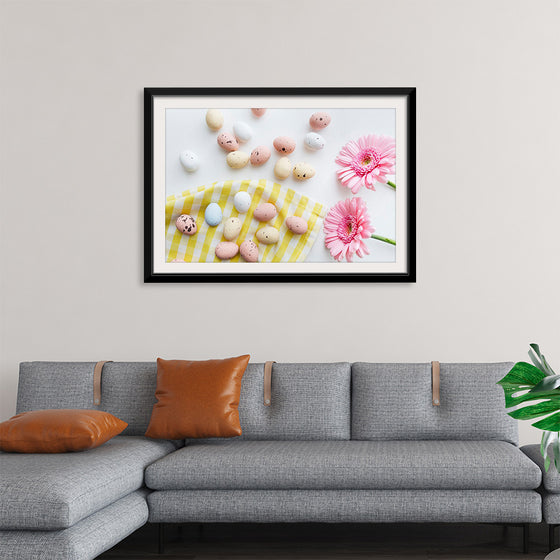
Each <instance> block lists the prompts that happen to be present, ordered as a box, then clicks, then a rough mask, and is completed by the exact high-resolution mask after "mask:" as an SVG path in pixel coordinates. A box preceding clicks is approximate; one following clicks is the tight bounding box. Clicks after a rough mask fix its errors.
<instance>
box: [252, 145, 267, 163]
mask: <svg viewBox="0 0 560 560" xmlns="http://www.w3.org/2000/svg"><path fill="white" fill-rule="evenodd" d="M269 159H270V150H269V149H268V148H267V147H266V146H257V147H256V148H255V149H254V150H253V151H252V152H251V165H254V166H255V167H258V166H259V165H263V164H264V163H266V162H267V161H268V160H269Z"/></svg>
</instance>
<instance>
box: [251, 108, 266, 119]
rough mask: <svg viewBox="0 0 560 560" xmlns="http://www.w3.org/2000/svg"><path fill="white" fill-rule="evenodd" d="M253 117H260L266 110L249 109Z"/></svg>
mask: <svg viewBox="0 0 560 560" xmlns="http://www.w3.org/2000/svg"><path fill="white" fill-rule="evenodd" d="M251 111H252V112H253V115H255V117H262V116H263V115H264V114H265V113H266V109H251Z"/></svg>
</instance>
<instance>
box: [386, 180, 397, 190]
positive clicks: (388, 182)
mask: <svg viewBox="0 0 560 560" xmlns="http://www.w3.org/2000/svg"><path fill="white" fill-rule="evenodd" d="M387 184H388V185H389V186H390V187H393V188H394V189H396V188H397V185H395V183H393V181H387Z"/></svg>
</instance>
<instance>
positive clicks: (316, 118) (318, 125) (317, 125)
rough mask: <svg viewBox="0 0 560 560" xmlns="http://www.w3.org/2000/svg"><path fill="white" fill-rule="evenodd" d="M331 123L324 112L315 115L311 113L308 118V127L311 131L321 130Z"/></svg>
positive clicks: (329, 117) (328, 116)
mask: <svg viewBox="0 0 560 560" xmlns="http://www.w3.org/2000/svg"><path fill="white" fill-rule="evenodd" d="M330 123H331V116H330V115H329V114H328V113H325V112H324V111H318V112H317V113H313V114H312V115H311V116H310V117H309V126H310V127H311V128H312V129H313V130H321V129H322V128H326V127H327V126H329V124H330Z"/></svg>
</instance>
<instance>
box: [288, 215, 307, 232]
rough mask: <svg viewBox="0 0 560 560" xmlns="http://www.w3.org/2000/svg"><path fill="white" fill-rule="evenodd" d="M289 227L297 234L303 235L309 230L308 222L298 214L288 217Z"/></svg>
mask: <svg viewBox="0 0 560 560" xmlns="http://www.w3.org/2000/svg"><path fill="white" fill-rule="evenodd" d="M286 226H287V228H288V229H289V230H290V231H291V232H293V233H296V234H297V235H302V234H304V233H306V232H307V222H306V221H305V220H304V219H303V218H300V217H298V216H290V217H289V218H286Z"/></svg>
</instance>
